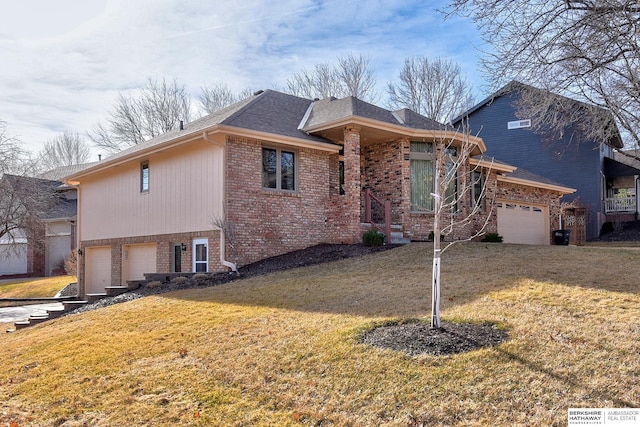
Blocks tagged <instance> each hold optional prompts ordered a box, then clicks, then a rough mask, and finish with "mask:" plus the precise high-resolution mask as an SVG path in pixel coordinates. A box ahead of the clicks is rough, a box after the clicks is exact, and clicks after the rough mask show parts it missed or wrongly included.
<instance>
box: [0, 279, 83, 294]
mask: <svg viewBox="0 0 640 427" xmlns="http://www.w3.org/2000/svg"><path fill="white" fill-rule="evenodd" d="M75 281H76V278H75V277H72V276H53V277H36V278H26V279H8V280H1V281H0V298H43V297H53V296H55V295H56V294H57V293H58V292H59V291H60V290H62V289H63V288H64V287H65V286H67V285H68V284H69V283H71V282H75Z"/></svg>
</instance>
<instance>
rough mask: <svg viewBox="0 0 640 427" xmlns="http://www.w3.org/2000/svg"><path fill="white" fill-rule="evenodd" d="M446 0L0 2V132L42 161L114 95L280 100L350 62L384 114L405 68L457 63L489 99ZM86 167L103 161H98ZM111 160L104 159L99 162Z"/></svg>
mask: <svg viewBox="0 0 640 427" xmlns="http://www.w3.org/2000/svg"><path fill="white" fill-rule="evenodd" d="M446 3H447V2H446V0H437V1H423V0H278V1H266V0H263V1H259V0H243V1H238V0H135V1H129V0H90V1H87V0H55V1H51V0H20V1H9V0H0V7H1V9H0V120H3V121H5V122H6V124H7V129H6V134H8V135H10V136H14V137H16V138H17V139H18V140H19V141H21V143H22V144H23V146H24V147H25V148H28V149H29V150H31V151H32V152H34V153H35V152H37V151H39V150H40V149H41V148H42V145H43V143H44V142H46V141H49V140H51V139H53V138H55V137H56V136H58V135H60V134H62V133H63V132H65V131H68V132H77V133H79V134H80V135H81V136H85V139H86V141H87V142H88V143H91V141H90V139H89V138H88V137H86V133H87V132H88V131H90V130H91V129H92V128H94V127H95V125H96V124H98V123H99V122H100V121H103V120H104V119H105V118H106V117H107V115H108V112H109V110H110V109H111V108H112V107H113V105H114V104H115V102H116V99H117V97H118V94H130V93H133V92H135V90H136V89H138V88H140V87H142V86H144V85H145V83H146V82H147V81H148V79H149V78H152V79H157V80H161V79H163V78H166V79H167V80H172V79H176V80H177V81H178V82H179V83H181V84H184V85H185V86H186V88H187V89H188V91H189V92H190V93H191V95H192V97H193V99H194V100H195V99H196V98H197V96H198V94H199V92H200V90H201V88H202V87H203V86H214V85H216V84H220V83H223V84H226V85H227V86H228V87H229V88H230V89H231V90H232V91H234V92H236V93H239V92H240V91H242V90H244V89H246V88H251V89H253V90H259V89H269V88H284V87H286V81H287V78H289V77H291V76H292V75H293V74H294V73H296V72H299V71H301V70H303V69H309V70H310V69H312V68H313V66H314V65H315V64H318V63H322V62H329V63H335V62H336V60H337V58H338V57H344V56H346V55H349V54H353V55H356V56H358V55H362V56H364V57H366V58H368V59H369V61H370V65H371V68H372V69H373V70H374V72H375V75H376V77H377V83H378V88H379V89H378V90H379V92H380V93H381V94H382V100H381V101H380V102H379V104H380V105H381V106H385V105H384V93H385V87H386V85H387V83H388V82H389V81H392V80H395V79H397V76H398V74H399V72H400V69H401V68H402V65H403V63H404V60H405V59H406V58H409V57H413V56H428V57H430V58H435V57H440V58H446V59H451V60H453V61H455V62H457V63H458V64H459V65H460V66H461V68H462V71H463V73H464V75H465V76H466V77H467V79H468V80H469V81H470V82H472V83H473V84H474V86H475V87H476V88H477V92H478V93H477V96H478V98H480V97H481V96H483V95H484V93H483V92H482V91H483V89H484V88H483V85H484V83H483V81H482V79H481V77H480V75H479V71H478V67H477V63H478V59H479V58H480V56H481V52H480V46H479V43H480V41H479V37H478V34H477V31H476V29H475V27H474V25H473V24H472V23H471V22H468V21H466V20H465V19H462V18H459V17H453V18H449V19H445V17H444V16H443V15H442V14H441V13H439V12H438V11H436V8H442V7H444V6H445V5H446ZM92 154H93V155H95V156H96V158H95V159H92V160H97V154H101V153H100V150H98V149H94V150H93V152H92ZM104 154H107V153H104Z"/></svg>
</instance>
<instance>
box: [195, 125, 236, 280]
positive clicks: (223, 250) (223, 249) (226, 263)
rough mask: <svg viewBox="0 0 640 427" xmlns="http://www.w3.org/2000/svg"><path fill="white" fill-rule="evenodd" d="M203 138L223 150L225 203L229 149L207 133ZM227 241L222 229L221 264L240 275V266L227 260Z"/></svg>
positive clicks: (203, 134) (224, 197)
mask: <svg viewBox="0 0 640 427" xmlns="http://www.w3.org/2000/svg"><path fill="white" fill-rule="evenodd" d="M202 138H203V139H204V140H205V141H207V142H210V143H212V144H214V145H217V146H219V147H220V148H222V192H223V197H222V198H223V203H224V200H225V199H226V198H227V148H226V144H220V143H218V142H216V141H214V140H212V139H210V138H209V135H207V132H202ZM226 247H227V244H226V239H225V235H224V230H223V229H220V264H222V265H223V266H225V267H227V268H230V269H231V271H232V272H234V273H236V274H238V266H237V265H236V264H235V263H233V262H231V261H227V260H226V259H225V258H226Z"/></svg>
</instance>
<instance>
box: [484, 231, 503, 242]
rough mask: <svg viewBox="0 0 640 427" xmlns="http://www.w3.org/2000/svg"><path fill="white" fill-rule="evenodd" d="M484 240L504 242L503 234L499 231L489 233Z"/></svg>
mask: <svg viewBox="0 0 640 427" xmlns="http://www.w3.org/2000/svg"><path fill="white" fill-rule="evenodd" d="M482 241H483V242H491V243H502V236H501V235H499V234H498V233H487V234H485V235H484V238H483V239H482Z"/></svg>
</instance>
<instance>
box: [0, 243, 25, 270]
mask: <svg viewBox="0 0 640 427" xmlns="http://www.w3.org/2000/svg"><path fill="white" fill-rule="evenodd" d="M26 272H27V244H26V243H14V244H10V243H4V242H0V276H1V275H3V274H6V275H11V274H25V273H26Z"/></svg>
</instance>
